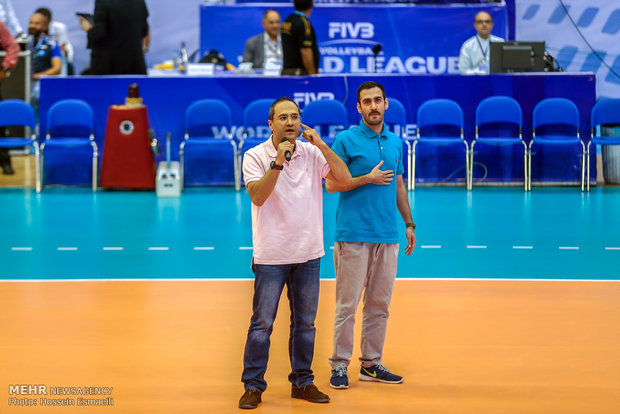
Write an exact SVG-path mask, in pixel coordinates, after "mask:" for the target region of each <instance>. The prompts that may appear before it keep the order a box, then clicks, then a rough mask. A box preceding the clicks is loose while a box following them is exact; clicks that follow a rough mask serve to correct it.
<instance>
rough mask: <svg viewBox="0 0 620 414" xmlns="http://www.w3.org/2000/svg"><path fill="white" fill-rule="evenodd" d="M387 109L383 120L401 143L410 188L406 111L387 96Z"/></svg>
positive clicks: (409, 151)
mask: <svg viewBox="0 0 620 414" xmlns="http://www.w3.org/2000/svg"><path fill="white" fill-rule="evenodd" d="M387 101H388V109H387V111H385V117H384V118H383V121H384V122H385V123H386V125H387V126H388V128H389V130H390V131H392V132H394V133H395V134H396V135H398V136H399V137H400V139H401V141H402V143H403V167H404V168H405V171H407V185H408V186H409V189H410V190H411V189H412V188H411V143H410V142H409V141H408V140H407V137H406V132H407V131H406V128H407V112H406V111H405V106H404V105H403V104H402V103H401V102H400V101H399V100H398V99H396V98H390V97H387Z"/></svg>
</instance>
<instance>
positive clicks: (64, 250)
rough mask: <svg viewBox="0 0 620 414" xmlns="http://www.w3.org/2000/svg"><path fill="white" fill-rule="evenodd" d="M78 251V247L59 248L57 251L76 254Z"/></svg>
mask: <svg viewBox="0 0 620 414" xmlns="http://www.w3.org/2000/svg"><path fill="white" fill-rule="evenodd" d="M77 249H78V248H77V247H59V248H58V249H57V250H58V251H59V252H74V251H76V250H77Z"/></svg>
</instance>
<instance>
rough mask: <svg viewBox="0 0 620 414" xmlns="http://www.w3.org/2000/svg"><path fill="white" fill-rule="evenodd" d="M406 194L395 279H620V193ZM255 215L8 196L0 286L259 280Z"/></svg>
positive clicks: (137, 198) (330, 273)
mask: <svg viewBox="0 0 620 414" xmlns="http://www.w3.org/2000/svg"><path fill="white" fill-rule="evenodd" d="M409 197H410V202H411V204H412V206H413V215H414V220H415V221H416V223H417V226H418V227H417V231H416V235H417V238H418V244H417V247H416V249H415V251H414V253H413V255H412V256H410V257H406V256H405V255H404V254H401V256H400V257H399V269H398V277H399V278H483V279H486V278H506V279H587V280H595V279H598V280H620V188H593V189H592V191H591V192H590V193H582V192H581V191H579V189H578V188H575V187H553V188H552V187H544V188H534V189H533V191H531V192H530V193H525V192H523V189H522V188H521V187H504V188H495V187H494V188H485V187H478V188H474V190H473V191H472V192H467V191H465V189H464V188H462V187H420V188H418V189H416V190H415V192H410V193H409ZM337 200H338V195H333V194H328V193H325V196H324V228H325V231H324V237H325V249H326V255H325V257H324V258H323V261H322V270H321V275H322V277H324V278H333V277H334V268H333V258H332V249H331V246H333V241H334V225H335V211H336V205H337ZM250 214H251V213H250V199H249V197H248V195H247V192H246V191H245V190H244V189H242V190H241V191H240V192H235V191H234V189H233V188H228V187H221V188H220V187H218V188H193V189H187V190H186V191H185V192H184V193H183V195H182V196H181V197H180V198H157V196H156V195H155V194H154V193H153V192H111V191H100V192H98V193H91V192H90V190H89V189H83V188H46V189H45V190H44V191H43V192H42V193H41V194H36V193H35V192H34V191H33V190H29V189H25V190H24V189H7V188H2V189H0V225H1V228H2V232H1V233H0V235H1V237H0V279H5V280H6V279H95V278H97V279H100V278H103V279H122V278H130V279H136V278H139V279H141V278H158V279H159V278H171V279H176V278H223V279H227V278H252V277H253V274H252V272H251V270H250V259H251V256H252V247H251V246H252V226H251V215H250ZM298 214H300V215H301V214H304V212H303V211H300V212H298ZM369 219H372V218H369ZM401 230H403V236H402V237H401V240H403V241H404V225H403V226H402V229H401ZM283 248H286V247H285V246H283ZM401 250H402V248H401Z"/></svg>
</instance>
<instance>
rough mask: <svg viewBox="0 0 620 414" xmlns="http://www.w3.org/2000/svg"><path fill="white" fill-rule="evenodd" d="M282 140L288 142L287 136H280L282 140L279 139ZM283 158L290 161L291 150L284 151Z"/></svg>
mask: <svg viewBox="0 0 620 414" xmlns="http://www.w3.org/2000/svg"><path fill="white" fill-rule="evenodd" d="M284 141H286V142H288V138H287V137H284V138H282V141H280V142H284ZM284 158H286V160H287V161H290V160H291V152H290V151H286V152H285V153H284Z"/></svg>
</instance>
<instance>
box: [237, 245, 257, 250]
mask: <svg viewBox="0 0 620 414" xmlns="http://www.w3.org/2000/svg"><path fill="white" fill-rule="evenodd" d="M239 250H254V248H253V247H251V246H249V247H248V246H239Z"/></svg>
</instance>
